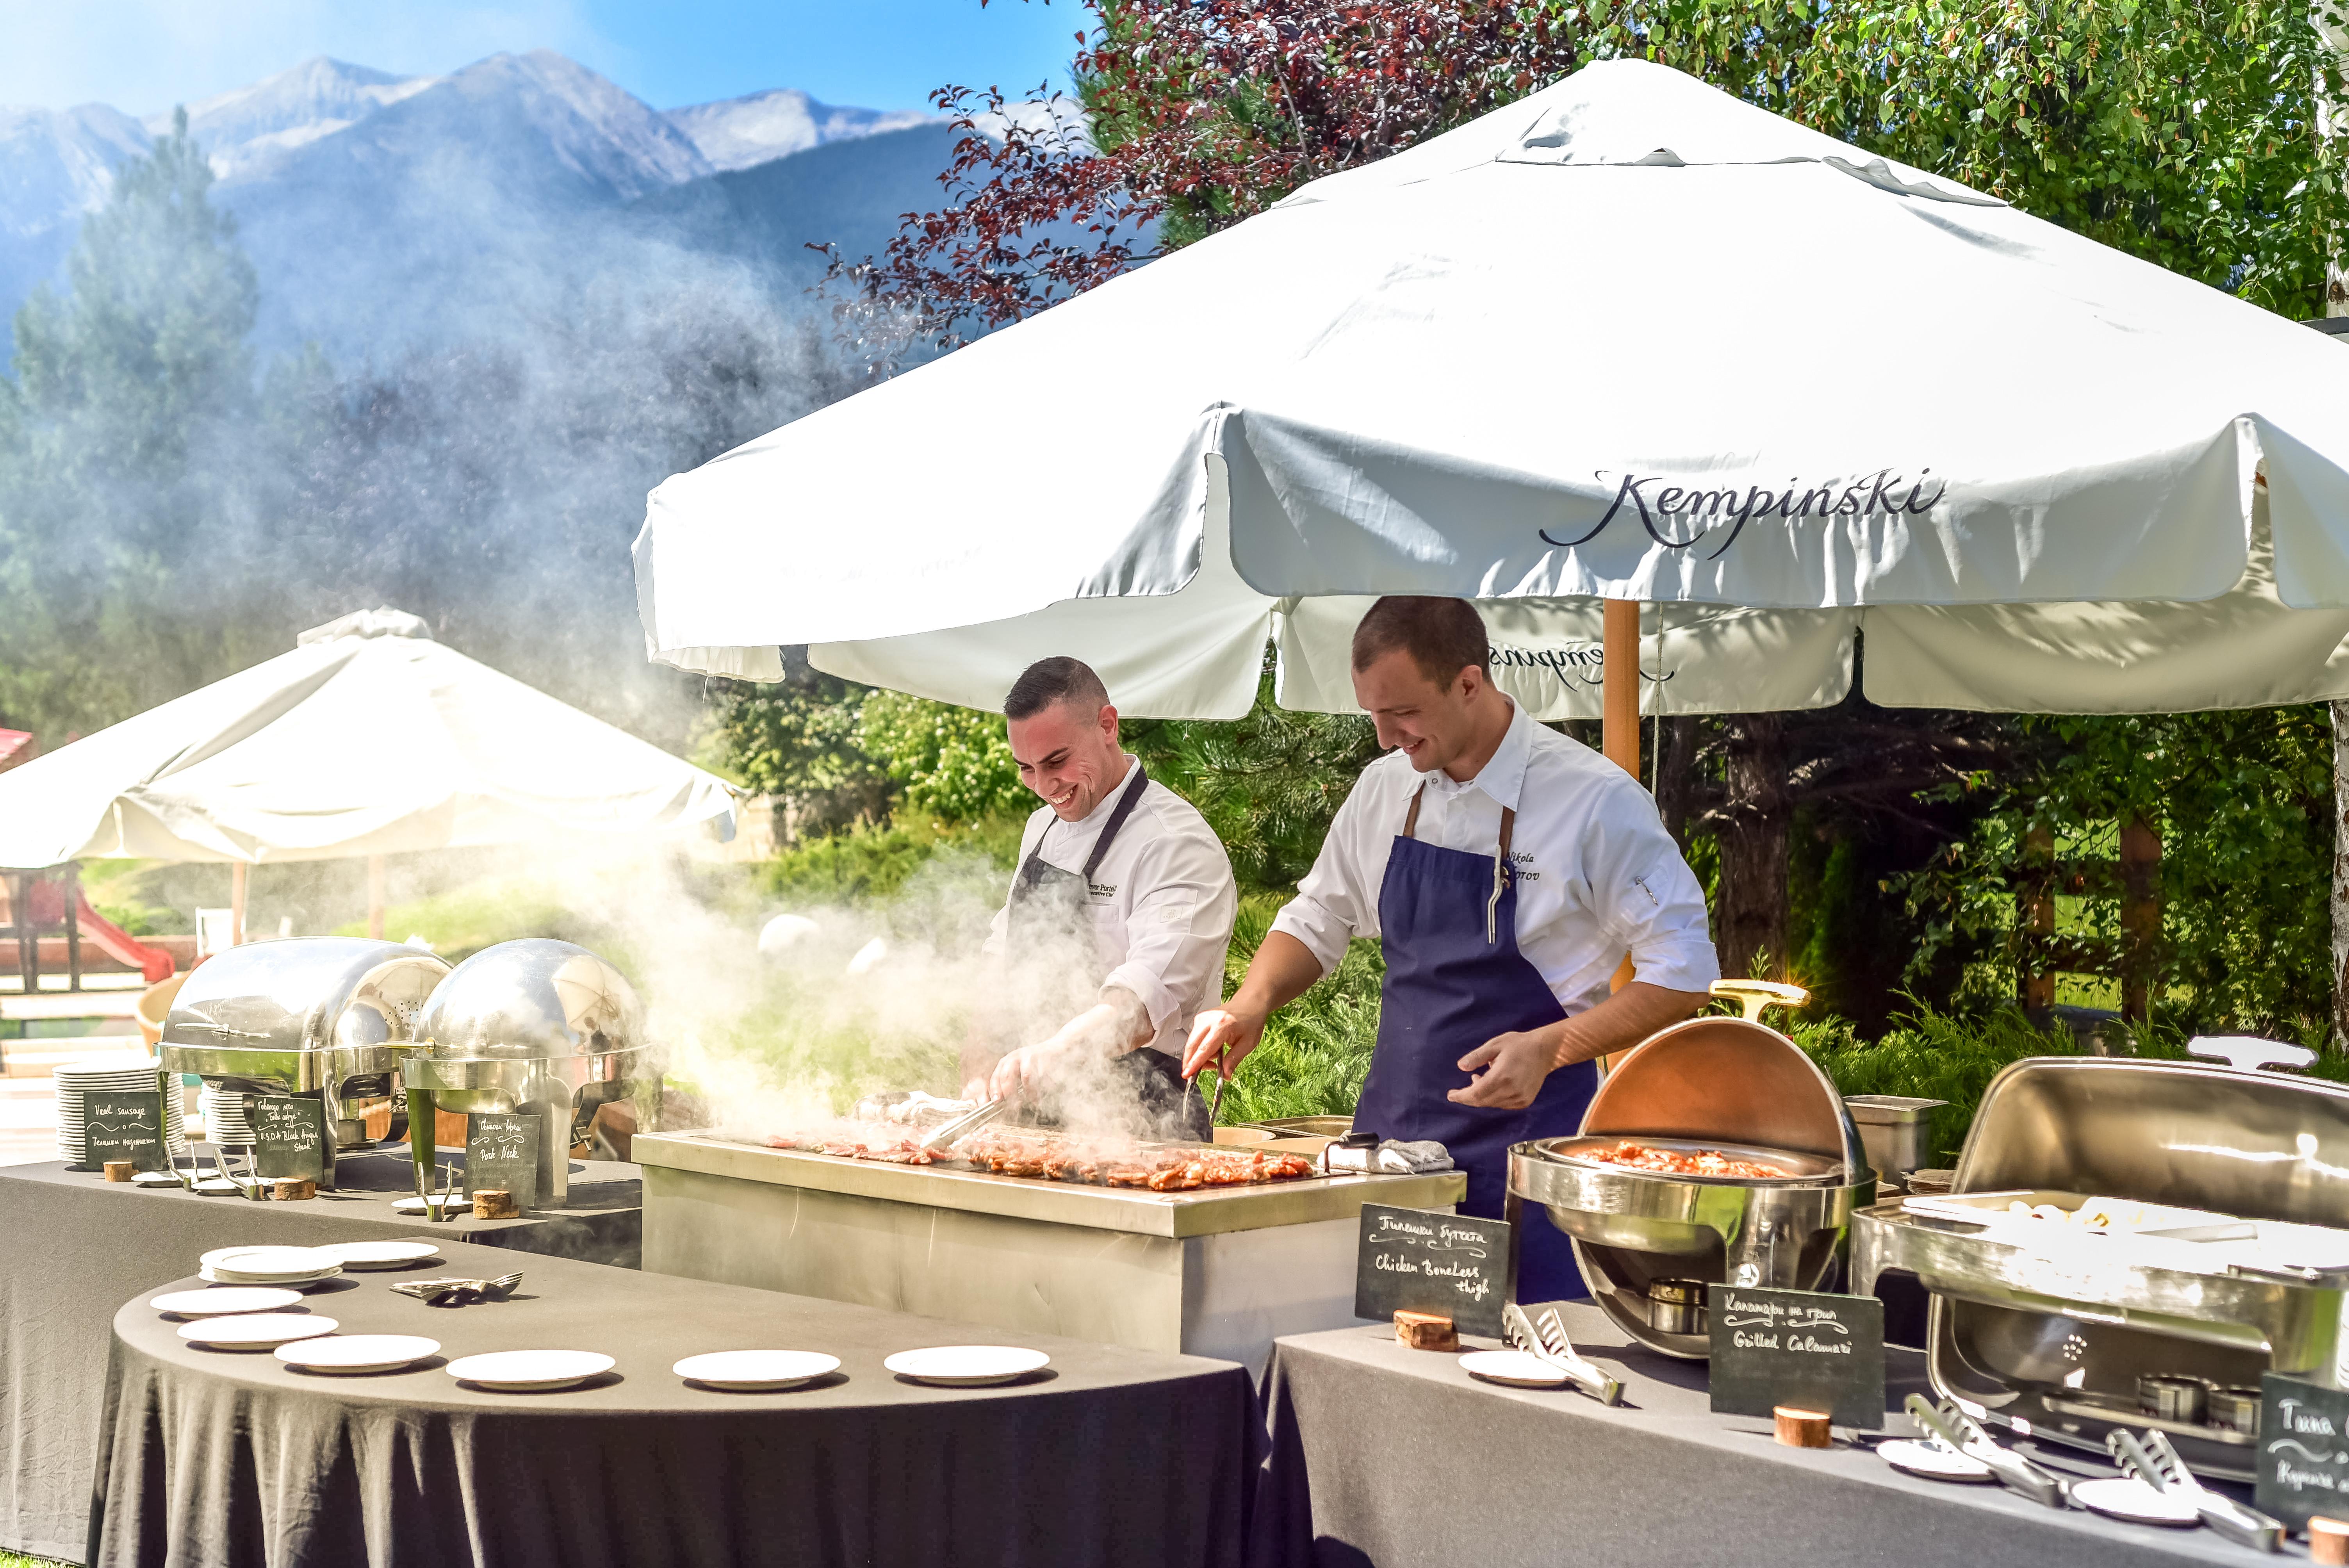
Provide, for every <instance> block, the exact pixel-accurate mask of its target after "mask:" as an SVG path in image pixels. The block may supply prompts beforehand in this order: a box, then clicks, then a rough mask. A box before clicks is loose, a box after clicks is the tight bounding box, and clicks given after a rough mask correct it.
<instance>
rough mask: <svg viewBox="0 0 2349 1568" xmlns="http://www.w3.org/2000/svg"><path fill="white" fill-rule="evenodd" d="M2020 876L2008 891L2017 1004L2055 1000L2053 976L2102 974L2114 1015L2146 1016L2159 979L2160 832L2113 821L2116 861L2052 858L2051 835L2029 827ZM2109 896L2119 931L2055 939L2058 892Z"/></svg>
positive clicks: (2139, 821) (2139, 822) (2135, 820)
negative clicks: (2114, 995) (2113, 991)
mask: <svg viewBox="0 0 2349 1568" xmlns="http://www.w3.org/2000/svg"><path fill="white" fill-rule="evenodd" d="M2064 893H2071V894H2075V895H2080V896H2085V897H2091V898H2094V897H2105V898H2111V897H2116V896H2117V897H2118V898H2119V900H2120V906H2121V918H2120V934H2119V936H2118V937H2117V938H2114V937H2107V936H2094V935H2079V934H2070V935H2059V934H2057V933H2056V930H2055V900H2056V897H2057V896H2058V895H2059V894H2064ZM2015 897H2016V918H2015V938H2016V940H2015V956H2016V964H2017V968H2018V970H2019V972H2020V974H2019V977H2020V981H2021V985H2020V987H2019V989H2020V991H2021V994H2022V998H2023V1007H2024V1008H2025V1009H2026V1010H2028V1011H2032V1012H2037V1011H2040V1010H2041V1009H2044V1008H2046V1007H2049V1006H2053V1005H2054V1001H2055V976H2056V975H2057V974H2058V973H2059V972H2060V973H2067V974H2074V975H2104V976H2107V977H2109V978H2112V979H2115V980H2117V981H2119V982H2120V988H2121V1013H2122V1016H2125V1017H2127V1018H2130V1019H2134V1020H2137V1021H2142V1020H2144V1019H2145V1018H2146V1017H2147V1016H2148V1015H2149V1014H2150V1013H2151V1011H2152V1008H2153V998H2154V993H2155V992H2156V990H2157V989H2158V987H2159V984H2160V974H2161V834H2160V831H2159V830H2158V829H2156V828H2155V827H2154V826H2153V824H2152V823H2150V822H2148V821H2147V820H2145V819H2144V818H2143V817H2132V818H2130V819H2129V820H2127V821H2125V822H2123V823H2122V824H2121V830H2120V855H2119V858H2118V859H2116V860H2058V859H2057V858H2056V855H2055V835H2054V832H2053V831H2052V830H2049V829H2047V828H2045V827H2036V828H2033V829H2032V830H2030V832H2029V833H2028V834H2026V835H2025V836H2024V839H2023V875H2022V877H2021V878H2020V879H2019V882H2018V885H2017V887H2016V890H2015Z"/></svg>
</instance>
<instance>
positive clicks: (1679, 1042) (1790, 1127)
mask: <svg viewBox="0 0 2349 1568" xmlns="http://www.w3.org/2000/svg"><path fill="white" fill-rule="evenodd" d="M1626 1140H1630V1141H1635V1142H1638V1143H1640V1144H1643V1145H1646V1146H1648V1147H1650V1148H1654V1149H1660V1150H1668V1151H1676V1152H1685V1153H1689V1154H1696V1153H1699V1152H1701V1151H1708V1150H1717V1151H1719V1152H1722V1153H1723V1154H1727V1155H1729V1156H1730V1157H1732V1158H1733V1159H1738V1160H1747V1161H1761V1162H1763V1163H1765V1164H1768V1165H1771V1166H1774V1167H1775V1168H1776V1169H1777V1170H1779V1171H1784V1172H1785V1174H1784V1175H1781V1176H1772V1177H1737V1176H1727V1175H1711V1174H1694V1173H1690V1174H1682V1173H1678V1172H1661V1171H1642V1170H1636V1169H1632V1168H1630V1167H1627V1166H1624V1165H1619V1164H1614V1163H1609V1162H1606V1161H1599V1160H1595V1159H1592V1158H1591V1157H1590V1156H1591V1153H1592V1151H1593V1150H1595V1149H1598V1148H1601V1147H1605V1148H1611V1147H1613V1146H1614V1145H1616V1144H1618V1143H1620V1142H1623V1141H1626ZM1874 1192H1875V1184H1874V1179H1873V1176H1872V1173H1871V1172H1870V1171H1869V1169H1868V1163H1867V1161H1866V1160H1865V1159H1864V1158H1863V1156H1862V1152H1861V1144H1860V1139H1859V1132H1858V1130H1857V1128H1856V1127H1854V1126H1853V1124H1852V1119H1851V1117H1850V1115H1849V1113H1847V1111H1846V1110H1845V1109H1844V1106H1843V1101H1842V1100H1841V1099H1839V1098H1838V1097H1837V1094H1836V1091H1835V1086H1834V1085H1833V1084H1831V1083H1829V1082H1828V1081H1827V1079H1826V1075H1825V1074H1823V1073H1821V1072H1820V1071H1819V1069H1818V1068H1816V1066H1814V1065H1813V1064H1812V1062H1811V1059H1810V1058H1809V1057H1806V1056H1805V1055H1804V1054H1803V1053H1802V1051H1801V1050H1800V1049H1798V1048H1797V1047H1795V1044H1794V1042H1793V1041H1791V1040H1789V1039H1787V1038H1786V1037H1785V1036H1784V1035H1781V1034H1779V1033H1778V1032H1777V1031H1776V1030H1775V1029H1770V1028H1766V1027H1764V1026H1762V1025H1760V1024H1756V1023H1753V1022H1750V1021H1748V1020H1746V1019H1744V1018H1692V1019H1690V1020H1689V1021H1688V1022H1687V1023H1684V1024H1676V1025H1674V1026H1672V1027H1671V1028H1669V1029H1665V1030H1662V1031H1661V1032H1660V1033H1658V1034H1656V1035H1653V1036H1651V1037H1649V1039H1648V1040H1647V1041H1646V1042H1645V1043H1643V1044H1642V1045H1640V1047H1638V1048H1637V1049H1635V1050H1633V1051H1632V1052H1631V1053H1630V1055H1629V1056H1628V1057H1625V1058H1624V1059H1623V1061H1622V1062H1621V1063H1620V1064H1619V1066H1618V1067H1617V1068H1615V1070H1614V1071H1613V1072H1611V1073H1609V1074H1608V1076H1607V1078H1606V1079H1605V1081H1603V1082H1602V1083H1601V1084H1600V1085H1599V1091H1598V1093H1596V1094H1595V1095H1593V1096H1592V1097H1591V1100H1590V1109H1588V1110H1587V1111H1585V1112H1584V1113H1583V1118H1582V1130H1581V1134H1580V1136H1578V1137H1575V1138H1547V1139H1539V1140H1535V1141H1534V1142H1531V1143H1521V1144H1518V1145H1517V1146H1516V1148H1514V1149H1512V1150H1509V1200H1508V1212H1509V1217H1510V1218H1511V1219H1512V1220H1515V1221H1516V1222H1519V1223H1520V1224H1522V1223H1525V1222H1526V1218H1527V1217H1526V1215H1525V1214H1524V1212H1523V1207H1524V1205H1525V1204H1526V1203H1537V1204H1539V1205H1541V1206H1542V1207H1543V1208H1544V1209H1545V1210H1546V1211H1547V1213H1548V1215H1549V1218H1550V1220H1551V1222H1553V1223H1555V1224H1556V1225H1557V1227H1558V1229H1560V1230H1562V1231H1564V1232H1565V1233H1567V1234H1568V1236H1569V1237H1571V1238H1572V1239H1573V1246H1574V1258H1575V1263H1576V1264H1578V1266H1579V1267H1580V1268H1581V1270H1582V1277H1583V1281H1584V1283H1585V1284H1588V1286H1589V1287H1590V1294H1591V1296H1592V1298H1593V1299H1594V1300H1596V1301H1597V1302H1598V1304H1599V1306H1600V1307H1601V1308H1603V1309H1604V1310H1605V1311H1606V1313H1607V1315H1608V1316H1609V1317H1611V1318H1613V1319H1614V1320H1615V1321H1616V1322H1617V1323H1618V1324H1619V1325H1620V1326H1622V1327H1623V1328H1624V1329H1625V1330H1626V1331H1627V1332H1629V1333H1630V1335H1632V1336H1634V1337H1635V1338H1637V1339H1639V1340H1640V1341H1641V1342H1642V1343H1644V1344H1647V1345H1650V1346H1653V1347H1655V1348H1656V1349H1658V1350H1661V1351H1663V1352H1664V1353H1666V1354H1667V1355H1671V1356H1679V1357H1689V1358H1692V1359H1693V1358H1699V1357H1704V1356H1706V1355H1708V1354H1709V1353H1710V1348H1711V1346H1710V1341H1709V1339H1708V1337H1707V1336H1706V1334H1705V1332H1704V1327H1703V1325H1702V1308H1701V1307H1700V1308H1695V1309H1694V1310H1693V1311H1692V1305H1691V1301H1692V1295H1693V1297H1694V1299H1697V1300H1701V1299H1702V1291H1701V1289H1699V1288H1698V1287H1701V1286H1702V1285H1703V1284H1710V1283H1719V1284H1749V1285H1771V1286H1777V1287H1782V1288H1785V1289H1792V1290H1817V1289H1821V1288H1824V1287H1825V1286H1826V1285H1827V1284H1829V1283H1830V1281H1831V1279H1832V1277H1833V1275H1834V1274H1835V1272H1836V1268H1837V1262H1838V1257H1839V1252H1840V1249H1841V1247H1842V1245H1843V1243H1844V1240H1845V1237H1846V1233H1847V1228H1848V1226H1849V1223H1850V1220H1851V1213H1852V1210H1853V1209H1854V1207H1855V1206H1856V1205H1857V1204H1860V1203H1865V1202H1868V1200H1869V1199H1870V1198H1872V1197H1873V1196H1874Z"/></svg>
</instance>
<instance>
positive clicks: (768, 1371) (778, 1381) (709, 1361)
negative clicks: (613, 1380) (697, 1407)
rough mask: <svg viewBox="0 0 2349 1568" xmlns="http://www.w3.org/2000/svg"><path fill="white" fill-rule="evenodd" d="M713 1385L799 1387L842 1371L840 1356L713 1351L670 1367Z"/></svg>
mask: <svg viewBox="0 0 2349 1568" xmlns="http://www.w3.org/2000/svg"><path fill="white" fill-rule="evenodd" d="M669 1370H670V1371H672V1372H674V1373H676V1374H677V1375H678V1377H682V1378H684V1379H685V1380H686V1381H687V1382H688V1383H707V1384H708V1385H709V1387H712V1388H735V1389H743V1390H752V1389H760V1388H795V1387H799V1386H800V1385H801V1384H802V1383H812V1382H814V1381H815V1380H816V1379H817V1378H819V1377H827V1376H829V1375H830V1374H832V1373H834V1372H837V1371H839V1370H840V1357H837V1356H826V1355H824V1354H823V1353H822V1352H820V1351H815V1350H713V1351H711V1352H709V1354H708V1355H706V1356H688V1357H686V1358H685V1359H684V1360H682V1361H680V1362H678V1364H677V1365H676V1366H674V1367H670V1368H669Z"/></svg>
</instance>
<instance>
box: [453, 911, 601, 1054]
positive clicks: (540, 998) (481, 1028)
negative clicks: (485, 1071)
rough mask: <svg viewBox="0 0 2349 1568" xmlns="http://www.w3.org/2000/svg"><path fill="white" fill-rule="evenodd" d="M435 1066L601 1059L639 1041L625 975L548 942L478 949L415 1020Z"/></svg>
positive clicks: (573, 948)
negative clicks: (462, 1062) (536, 1059)
mask: <svg viewBox="0 0 2349 1568" xmlns="http://www.w3.org/2000/svg"><path fill="white" fill-rule="evenodd" d="M416 1037H417V1038H418V1039H419V1041H421V1042H423V1043H424V1044H425V1045H426V1046H427V1047H429V1054H430V1055H431V1056H432V1057H434V1058H435V1059H438V1060H443V1061H453V1060H465V1059H471V1058H481V1057H489V1058H501V1059H508V1060H523V1059H528V1058H533V1057H585V1056H603V1055H606V1054H609V1053H612V1052H617V1051H627V1050H633V1049H635V1048H636V1047H638V1046H641V1045H642V1044H643V1043H644V1008H643V1006H642V1005H641V1004H640V1003H638V1001H637V1000H636V988H635V987H634V986H632V985H629V984H628V981H627V977H626V975H622V974H621V973H620V972H619V971H618V970H617V969H615V968H614V967H613V966H612V965H609V964H607V963H605V961H604V960H603V959H602V958H600V957H598V956H596V955H595V954H593V953H590V952H589V951H587V949H585V948H584V947H580V946H578V945H576V944H573V943H568V942H556V941H554V940H552V939H551V938H547V937H531V938H528V939H525V940H523V941H520V942H501V943H499V944H497V945H496V946H494V947H484V948H483V949H481V951H480V952H479V953H476V954H473V955H472V956H471V958H468V959H466V960H465V961H464V962H463V963H462V964H460V965H457V967H456V968H454V969H452V970H450V972H449V977H448V978H447V979H445V980H443V981H441V982H440V985H439V986H438V987H436V988H435V989H434V991H433V993H432V995H431V998H430V999H429V1001H427V1002H426V1003H425V1005H424V1010H423V1012H422V1013H420V1014H419V1016H418V1017H417V1020H416Z"/></svg>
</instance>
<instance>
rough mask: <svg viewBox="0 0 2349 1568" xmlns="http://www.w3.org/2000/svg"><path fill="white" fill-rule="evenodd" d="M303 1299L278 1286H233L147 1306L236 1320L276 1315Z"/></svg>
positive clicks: (162, 1298)
mask: <svg viewBox="0 0 2349 1568" xmlns="http://www.w3.org/2000/svg"><path fill="white" fill-rule="evenodd" d="M301 1299H302V1293H301V1292H300V1291H298V1290H285V1289H282V1288H280V1287H278V1286H276V1285H259V1284H242V1285H240V1284H232V1285H222V1287H220V1288H219V1289H218V1290H175V1291H172V1292H171V1293H170V1294H169V1295H159V1296H157V1297H156V1298H155V1299H154V1300H152V1301H150V1302H149V1303H148V1304H147V1305H150V1306H151V1307H153V1308H154V1309H155V1310H156V1311H158V1312H168V1313H171V1315H174V1316H177V1317H236V1316H242V1315H244V1314H246V1313H249V1312H275V1311H276V1310H277V1309H278V1308H279V1307H281V1306H293V1305H295V1304H297V1303H298V1302H300V1301H301Z"/></svg>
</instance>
